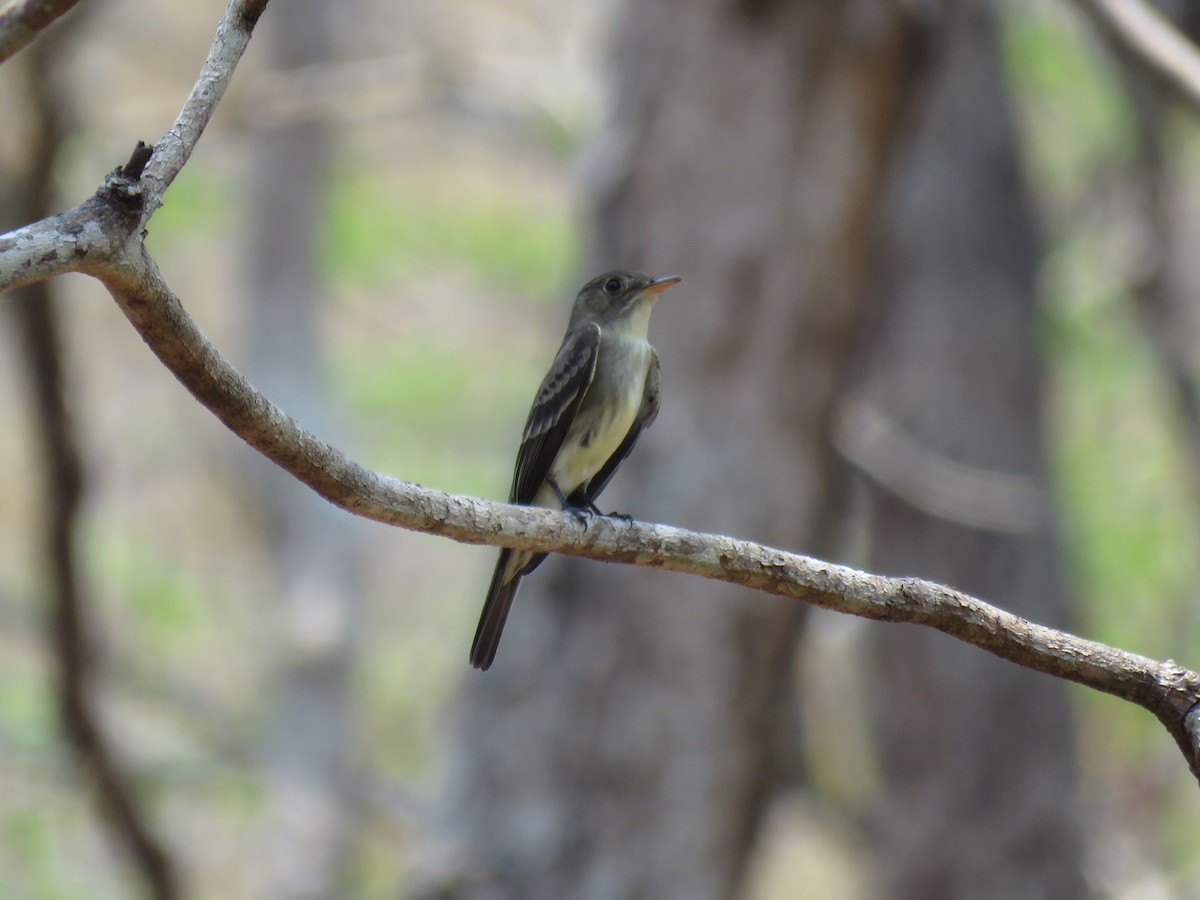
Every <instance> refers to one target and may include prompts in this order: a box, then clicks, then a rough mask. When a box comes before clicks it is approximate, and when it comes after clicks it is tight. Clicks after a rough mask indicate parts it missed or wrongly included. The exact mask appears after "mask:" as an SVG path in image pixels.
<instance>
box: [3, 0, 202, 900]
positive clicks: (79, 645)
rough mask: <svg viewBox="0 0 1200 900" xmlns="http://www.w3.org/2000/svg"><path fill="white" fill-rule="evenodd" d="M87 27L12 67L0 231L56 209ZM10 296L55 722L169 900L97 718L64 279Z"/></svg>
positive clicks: (51, 40) (105, 814)
mask: <svg viewBox="0 0 1200 900" xmlns="http://www.w3.org/2000/svg"><path fill="white" fill-rule="evenodd" d="M84 21H85V19H84V18H83V16H82V15H81V14H80V13H76V14H75V15H74V16H72V17H70V18H67V19H64V20H63V21H61V22H59V23H57V24H56V26H55V27H53V28H51V29H50V30H49V31H48V32H47V33H46V34H44V35H42V36H41V37H40V38H39V40H37V41H36V42H35V43H33V44H32V45H31V46H29V47H27V48H26V49H25V50H24V52H23V53H22V54H21V55H20V56H19V57H17V58H16V59H15V60H12V61H10V62H9V63H8V64H7V65H6V67H5V72H6V74H8V73H14V74H15V75H16V77H17V83H18V85H19V88H18V89H17V90H15V91H14V93H15V94H16V96H15V97H14V98H13V99H14V101H15V102H14V103H13V108H9V109H7V111H6V115H8V116H9V117H11V119H10V120H11V121H12V122H15V123H17V127H18V128H20V130H21V133H22V134H23V135H24V138H25V141H24V143H22V145H21V146H20V150H21V151H22V152H21V153H20V156H21V158H20V159H19V160H14V161H13V162H12V164H11V165H9V164H8V162H9V161H8V160H2V159H0V231H3V230H5V229H7V228H10V227H15V226H17V225H20V224H22V223H25V222H33V221H36V220H38V219H40V218H42V217H44V216H49V215H52V214H53V213H54V212H55V211H56V209H57V208H58V199H57V198H56V197H55V196H54V193H55V192H54V171H55V166H56V164H57V162H58V160H59V158H60V156H61V155H62V151H63V147H64V145H65V144H66V142H67V139H68V138H69V136H70V135H71V134H72V130H73V128H74V127H75V126H76V125H77V123H76V121H75V120H76V110H75V107H76V103H75V99H76V98H75V97H74V96H73V92H72V89H71V87H70V86H69V85H68V84H67V82H66V79H65V78H64V77H63V72H64V71H65V70H66V69H67V68H68V66H67V62H68V60H69V57H70V55H71V53H72V52H74V50H75V47H76V40H77V38H78V36H79V33H80V30H81V28H82V26H83V23H84ZM18 107H19V108H18ZM21 126H23V127H21ZM5 299H6V300H7V301H8V302H7V304H6V307H7V308H8V309H9V310H11V315H12V317H13V322H14V325H15V329H16V334H17V343H18V344H19V346H20V349H21V357H22V360H21V361H22V364H23V366H24V369H25V374H26V377H27V390H28V394H29V397H30V412H31V414H32V420H33V422H32V424H33V429H34V431H35V433H36V443H35V446H36V448H37V451H38V454H39V460H38V463H39V467H40V469H41V474H42V479H43V485H42V492H41V502H42V510H41V513H42V515H41V519H42V521H40V522H39V523H37V524H38V525H39V526H40V541H41V552H42V555H43V559H42V564H43V571H42V573H41V577H42V579H43V580H44V585H43V588H42V593H43V594H44V599H45V604H46V621H47V623H48V629H49V634H48V642H49V645H50V651H51V653H52V654H53V655H52V663H53V675H54V679H55V690H56V700H57V703H58V717H59V725H60V727H61V728H62V732H63V739H64V741H66V743H67V750H68V752H69V753H70V754H71V756H72V758H73V761H74V764H75V765H76V767H77V768H78V770H79V773H80V775H81V777H82V778H83V779H84V780H85V781H86V782H87V784H88V787H89V789H90V790H91V791H92V793H93V795H94V799H95V801H96V807H97V812H98V813H99V814H100V816H101V817H102V818H101V822H100V824H101V826H102V827H103V828H104V829H105V830H106V832H107V836H108V838H109V839H110V840H112V842H113V843H114V844H115V845H116V847H117V849H118V850H119V851H120V852H122V853H123V854H124V855H125V857H126V858H127V861H128V863H129V865H130V866H131V868H132V872H131V875H132V877H133V878H136V879H137V881H136V883H137V887H138V889H140V891H139V892H140V894H141V895H143V896H146V897H153V898H159V900H170V898H173V897H178V896H179V895H180V894H181V892H182V886H181V884H180V877H179V872H178V870H177V866H176V862H175V860H174V859H173V858H172V857H171V855H170V853H169V852H168V848H167V847H166V846H165V845H164V844H163V842H162V840H161V838H160V836H159V834H158V833H157V830H156V828H155V824H154V822H153V819H152V816H151V815H150V810H149V809H148V808H147V804H146V803H145V798H144V797H143V796H141V794H140V792H139V785H138V784H137V782H136V781H135V780H134V779H132V778H131V777H130V776H129V775H128V773H127V772H126V766H125V763H124V760H123V759H122V753H121V750H122V747H121V743H120V741H119V740H118V741H113V740H112V739H111V738H110V736H109V734H108V733H107V732H106V730H105V728H104V721H103V716H102V715H101V709H100V698H101V694H102V691H101V687H102V685H101V684H100V682H101V677H100V675H101V666H100V663H101V659H100V657H101V653H100V652H99V651H100V647H98V646H97V644H96V641H95V640H94V635H93V634H92V631H93V610H92V608H91V602H92V598H91V585H90V583H89V582H90V579H89V576H88V572H87V568H86V566H85V565H84V563H83V559H84V557H85V554H84V553H83V551H82V549H81V532H82V528H81V525H82V513H83V510H84V507H85V504H86V501H87V493H88V484H87V477H86V471H85V460H84V453H83V449H82V447H81V442H80V440H79V434H78V431H79V429H78V424H77V420H76V415H75V412H74V410H73V409H72V404H71V402H70V399H69V397H68V394H69V387H68V385H69V381H70V378H69V373H68V369H69V367H70V355H69V353H68V348H67V345H66V341H65V339H64V333H63V332H64V329H63V323H62V313H61V308H60V307H61V305H60V298H59V296H58V291H57V282H55V281H43V282H38V283H35V284H31V285H29V286H27V287H24V288H21V289H19V290H16V291H13V292H11V293H10V294H8V295H7V296H6V298H5Z"/></svg>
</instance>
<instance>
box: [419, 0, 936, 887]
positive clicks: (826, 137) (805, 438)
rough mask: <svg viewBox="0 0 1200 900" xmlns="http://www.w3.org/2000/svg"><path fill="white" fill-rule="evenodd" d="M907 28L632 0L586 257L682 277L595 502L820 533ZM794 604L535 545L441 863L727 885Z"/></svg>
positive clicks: (766, 778)
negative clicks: (639, 416)
mask: <svg viewBox="0 0 1200 900" xmlns="http://www.w3.org/2000/svg"><path fill="white" fill-rule="evenodd" d="M919 50H920V33H919V31H918V29H916V28H915V27H914V25H913V24H912V23H911V22H909V21H907V20H906V18H905V14H904V13H903V12H902V7H901V5H900V4H895V5H893V4H890V3H878V2H852V3H848V4H826V3H819V2H769V0H766V2H761V0H760V2H740V3H739V2H732V0H694V2H690V3H687V4H684V3H681V2H672V0H657V2H640V3H630V4H628V5H627V6H626V8H625V11H624V14H623V16H622V18H621V21H620V23H619V31H618V46H617V50H616V59H615V61H616V72H617V86H616V88H617V89H616V93H615V100H616V104H617V105H616V110H615V120H614V121H613V123H612V124H611V129H610V131H609V134H608V138H609V139H608V140H607V142H606V145H605V146H604V147H603V148H602V151H603V152H602V153H601V158H600V161H599V172H598V187H597V192H596V196H597V198H598V212H597V216H596V225H597V233H596V237H595V240H594V242H593V251H592V253H591V260H590V270H591V271H593V272H594V271H599V270H601V269H603V268H606V267H610V266H614V265H633V266H639V267H642V268H645V269H647V270H649V271H651V272H654V273H657V274H666V273H668V272H680V273H682V274H684V275H685V277H686V281H685V283H684V285H683V286H681V287H680V288H677V289H676V290H675V291H673V292H671V293H670V294H668V295H666V296H665V297H664V298H663V300H662V301H661V302H660V303H659V304H658V310H657V312H656V313H655V322H654V323H653V324H652V326H651V337H652V340H653V341H654V343H655V344H656V346H657V347H658V349H659V353H660V356H661V358H662V365H663V411H662V413H661V415H660V416H659V418H658V421H657V423H656V424H655V426H654V428H653V429H651V431H650V432H649V433H648V434H647V436H646V437H644V438H643V439H642V442H641V444H640V445H639V447H638V448H637V450H636V451H635V452H634V454H633V456H632V457H631V459H630V460H629V461H628V462H627V463H626V465H625V467H624V469H623V470H622V471H621V472H620V473H619V474H618V476H617V478H616V479H615V480H614V483H613V487H612V488H611V489H610V491H609V493H608V494H606V495H605V497H604V498H603V505H604V506H605V507H606V508H615V509H620V510H622V511H628V512H630V513H632V514H634V515H636V516H638V517H642V518H648V519H653V520H659V521H667V522H675V523H680V524H684V525H687V526H690V527H695V528H703V529H707V530H714V531H724V532H728V533H731V534H736V535H739V536H743V537H749V538H753V539H756V540H762V541H766V542H768V543H775V544H779V545H782V546H786V547H793V548H800V549H804V550H810V551H814V552H826V553H828V552H830V551H831V549H832V547H831V541H830V539H829V538H828V537H827V535H828V534H829V532H830V525H831V524H833V523H834V522H835V521H836V518H837V515H838V512H837V510H838V507H839V503H838V502H837V493H838V491H837V486H838V481H839V480H838V478H837V477H836V474H835V472H836V469H837V467H836V465H835V459H834V458H833V455H832V454H831V453H830V452H829V449H828V444H827V441H826V438H825V434H826V427H825V424H826V421H827V420H828V418H829V416H830V414H831V403H832V402H833V399H834V397H835V394H836V390H837V388H838V386H839V384H840V382H841V379H842V377H843V372H844V371H845V369H846V366H847V363H848V357H849V353H850V348H851V346H852V344H853V338H854V335H855V334H856V331H857V329H858V328H859V326H860V322H859V320H860V316H861V313H862V306H861V303H860V297H861V287H862V279H861V276H862V273H863V272H864V270H865V266H864V261H865V259H866V258H867V254H868V250H869V247H870V244H871V238H872V225H873V222H874V220H875V218H876V211H877V203H878V198H879V194H880V189H881V186H882V182H883V175H884V169H885V165H886V163H887V161H888V158H889V156H890V154H891V152H892V149H893V146H894V145H895V143H896V138H897V132H898V125H899V123H900V122H901V120H902V118H903V112H904V111H905V108H906V105H907V102H908V101H909V99H910V95H911V92H912V90H913V88H914V85H915V84H916V81H917V75H918V70H919V68H920V67H919V65H918V62H919V60H918V57H919V53H918V51H919ZM589 274H590V273H589ZM569 293H570V291H569V290H564V307H563V315H564V319H565V314H566V306H565V301H566V299H567V298H566V296H565V295H567V294H569ZM552 351H553V348H550V347H547V362H549V359H550V356H551V354H552ZM531 393H532V391H531ZM517 424H518V423H514V430H515V428H516V426H517ZM514 446H515V438H514ZM482 592H483V585H482V584H481V585H480V593H481V596H482ZM802 614H803V607H802V606H801V605H799V604H796V603H792V602H788V601H779V600H776V599H770V598H765V597H762V596H759V595H754V594H751V593H748V592H744V591H739V590H736V589H731V588H730V587H728V586H725V585H719V584H715V583H710V582H702V581H699V580H697V579H692V578H683V577H674V576H668V575H665V574H660V573H652V572H647V571H645V570H641V569H638V570H634V569H629V568H624V567H615V566H607V567H606V566H601V565H597V564H594V563H587V562H579V561H571V560H564V559H553V558H552V559H551V560H550V561H548V562H547V564H546V565H545V566H544V567H543V568H542V569H541V570H539V571H538V572H537V573H536V574H535V575H534V576H533V577H531V578H530V579H528V580H527V581H526V583H525V587H524V588H523V591H522V594H521V595H520V596H519V597H518V598H517V602H516V606H515V608H514V612H513V615H512V618H511V620H510V622H509V626H508V631H507V633H506V634H505V638H504V642H503V643H502V645H501V647H500V653H499V657H498V660H497V663H496V665H495V667H494V668H493V669H492V670H491V671H490V672H488V673H487V674H486V675H480V674H477V673H472V674H471V675H470V677H469V681H468V683H467V686H466V690H465V693H464V696H463V702H462V714H463V715H462V720H461V735H460V739H459V741H458V745H457V748H458V756H457V759H456V761H455V768H454V777H455V789H456V795H455V797H454V799H453V818H452V821H451V831H452V833H453V838H454V839H455V840H457V841H458V842H459V849H460V851H461V856H460V857H457V856H456V857H451V859H452V860H453V863H452V864H451V865H450V866H449V867H448V868H453V869H454V873H453V874H452V875H446V878H445V879H444V880H443V881H442V882H441V883H440V884H438V885H437V890H440V891H442V892H449V893H455V894H456V895H460V896H478V897H522V898H561V897H573V898H605V900H607V898H615V897H658V898H672V897H681V898H691V900H702V898H708V897H713V898H716V897H727V896H731V895H733V894H735V893H736V892H737V890H738V888H739V885H740V882H741V879H742V876H743V872H744V869H745V867H746V862H747V858H748V855H749V851H750V849H751V847H752V846H753V842H754V839H755V837H756V834H757V831H758V829H759V826H760V822H761V820H762V815H763V811H764V806H765V802H766V800H767V799H768V798H769V795H770V793H771V792H772V790H773V788H774V786H775V784H776V781H777V780H778V777H779V772H778V769H777V768H776V767H775V761H776V757H777V755H778V754H777V753H776V750H777V747H778V744H779V742H780V741H781V739H783V738H785V737H788V735H787V734H786V731H787V729H788V727H789V725H790V724H791V722H792V721H794V720H793V719H791V718H789V717H788V716H787V715H786V711H787V710H788V708H789V706H788V702H787V701H788V699H789V696H788V690H789V686H790V684H791V681H792V679H791V674H792V666H791V662H792V656H793V648H794V644H795V637H796V633H797V628H798V626H799V624H800V621H801V618H802ZM463 652H464V660H465V654H466V643H464V645H463ZM455 878H457V879H458V881H457V882H456V881H455V880H454V879H455ZM431 893H432V891H431Z"/></svg>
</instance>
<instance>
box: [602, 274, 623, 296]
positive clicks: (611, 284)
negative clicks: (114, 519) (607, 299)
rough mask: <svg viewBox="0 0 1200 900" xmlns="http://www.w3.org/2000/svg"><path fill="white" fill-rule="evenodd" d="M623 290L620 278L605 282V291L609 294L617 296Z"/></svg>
mask: <svg viewBox="0 0 1200 900" xmlns="http://www.w3.org/2000/svg"><path fill="white" fill-rule="evenodd" d="M620 289H621V281H620V279H618V278H610V279H608V281H606V282H604V291H605V293H607V294H615V293H616V292H617V291H619V290H620Z"/></svg>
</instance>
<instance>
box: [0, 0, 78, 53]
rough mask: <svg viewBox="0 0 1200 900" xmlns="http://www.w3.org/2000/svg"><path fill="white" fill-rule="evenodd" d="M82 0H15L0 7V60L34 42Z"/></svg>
mask: <svg viewBox="0 0 1200 900" xmlns="http://www.w3.org/2000/svg"><path fill="white" fill-rule="evenodd" d="M78 2H79V0H12V2H11V3H9V4H8V5H7V6H5V7H4V8H3V9H0V63H2V62H4V61H5V60H6V59H8V58H9V57H10V56H12V55H14V54H15V53H18V52H19V51H21V50H23V49H24V48H25V47H27V46H29V45H30V44H31V43H33V40H34V39H35V38H36V37H37V36H38V35H39V34H41V32H42V31H43V30H44V29H45V28H47V27H48V26H49V25H51V24H52V23H53V22H54V21H55V20H56V19H57V18H58V17H59V16H61V15H63V14H64V13H67V12H70V11H71V8H72V7H73V6H75V4H76V3H78Z"/></svg>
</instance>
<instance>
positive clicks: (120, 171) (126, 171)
mask: <svg viewBox="0 0 1200 900" xmlns="http://www.w3.org/2000/svg"><path fill="white" fill-rule="evenodd" d="M153 153H154V148H153V147H150V146H149V145H147V144H146V142H145V141H138V142H137V146H136V147H134V148H133V153H131V154H130V155H129V161H128V162H126V163H125V165H123V166H117V168H115V169H113V170H112V172H110V173H109V175H108V177H107V178H105V179H104V184H103V185H102V186H101V187H100V191H99V192H98V194H99V196H100V197H101V199H103V200H105V201H106V202H107V203H108V204H109V205H110V206H112V207H113V208H114V209H116V210H118V211H120V212H123V213H130V214H132V213H140V212H141V211H142V207H143V205H144V203H145V195H144V194H143V192H142V181H141V179H142V173H143V172H145V171H146V164H147V163H148V162H150V157H151V155H152V154H153Z"/></svg>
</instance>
